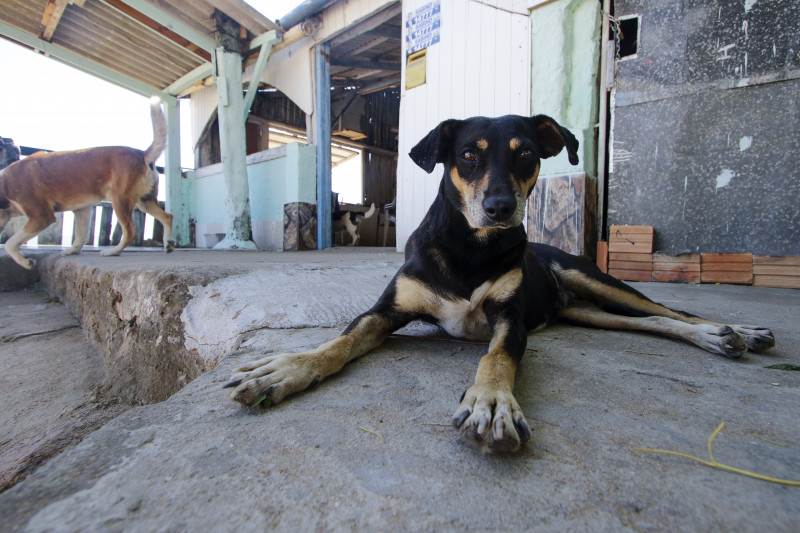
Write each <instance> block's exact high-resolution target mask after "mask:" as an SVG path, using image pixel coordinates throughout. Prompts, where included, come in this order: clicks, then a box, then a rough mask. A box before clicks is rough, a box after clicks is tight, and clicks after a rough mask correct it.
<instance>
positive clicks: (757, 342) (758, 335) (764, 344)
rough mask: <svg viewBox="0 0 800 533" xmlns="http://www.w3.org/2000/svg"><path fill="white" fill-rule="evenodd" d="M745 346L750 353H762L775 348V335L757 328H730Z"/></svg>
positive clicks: (764, 329)
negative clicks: (741, 339) (742, 340)
mask: <svg viewBox="0 0 800 533" xmlns="http://www.w3.org/2000/svg"><path fill="white" fill-rule="evenodd" d="M731 328H732V329H733V331H735V332H736V333H738V334H739V336H741V337H742V338H743V339H744V342H745V343H746V344H747V349H748V350H750V351H751V352H763V351H764V350H768V349H770V348H772V347H773V346H775V335H773V334H772V331H770V330H769V329H767V328H762V327H759V326H731Z"/></svg>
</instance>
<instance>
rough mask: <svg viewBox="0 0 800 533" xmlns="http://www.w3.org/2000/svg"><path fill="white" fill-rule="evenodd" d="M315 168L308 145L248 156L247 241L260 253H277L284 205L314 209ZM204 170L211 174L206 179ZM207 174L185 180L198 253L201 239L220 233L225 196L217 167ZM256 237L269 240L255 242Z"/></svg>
mask: <svg viewBox="0 0 800 533" xmlns="http://www.w3.org/2000/svg"><path fill="white" fill-rule="evenodd" d="M316 168H317V165H316V149H315V147H314V146H313V145H307V144H301V143H292V144H288V145H286V146H284V147H281V148H276V149H273V150H269V151H267V152H261V153H259V154H253V155H251V156H248V165H247V181H248V186H249V190H250V216H251V220H252V226H253V238H254V240H255V241H256V243H261V244H260V247H262V248H266V249H280V247H281V246H280V243H281V242H282V235H283V207H284V204H286V203H290V202H307V203H310V204H315V203H316V201H317V198H316ZM208 170H211V171H212V172H211V173H208ZM208 170H203V169H201V170H200V172H196V173H195V176H194V177H193V178H191V179H189V180H186V181H187V182H188V186H187V188H186V195H187V196H186V197H187V198H189V202H188V205H189V209H190V215H189V216H190V217H191V218H192V219H193V220H194V222H195V226H196V228H197V230H196V233H197V241H196V242H197V243H198V246H201V247H202V246H204V242H205V241H204V238H203V235H204V234H205V233H219V232H224V229H222V228H223V227H224V220H225V206H224V203H225V197H226V194H227V193H226V188H225V179H224V175H223V173H222V167H221V165H220V166H217V165H214V167H211V168H209V169H208ZM197 175H200V177H197ZM258 232H266V233H268V234H269V235H265V236H259V235H257V233H258ZM264 243H268V244H264Z"/></svg>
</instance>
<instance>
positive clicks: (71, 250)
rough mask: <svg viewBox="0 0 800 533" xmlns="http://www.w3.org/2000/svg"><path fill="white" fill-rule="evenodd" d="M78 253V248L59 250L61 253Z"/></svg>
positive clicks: (79, 250)
mask: <svg viewBox="0 0 800 533" xmlns="http://www.w3.org/2000/svg"><path fill="white" fill-rule="evenodd" d="M80 253H81V249H80V248H67V249H66V250H62V251H61V255H80Z"/></svg>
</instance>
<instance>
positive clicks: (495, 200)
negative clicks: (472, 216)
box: [483, 196, 517, 222]
mask: <svg viewBox="0 0 800 533" xmlns="http://www.w3.org/2000/svg"><path fill="white" fill-rule="evenodd" d="M516 209H517V200H516V198H514V197H513V196H489V197H488V198H486V199H485V200H484V201H483V211H484V212H485V213H486V215H487V216H488V217H489V218H490V219H492V220H493V221H495V222H503V221H505V220H508V219H509V218H511V215H513V214H514V211H516Z"/></svg>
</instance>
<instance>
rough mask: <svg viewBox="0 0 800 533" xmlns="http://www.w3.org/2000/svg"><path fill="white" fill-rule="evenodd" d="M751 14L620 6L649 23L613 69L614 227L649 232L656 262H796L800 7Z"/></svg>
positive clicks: (764, 7)
mask: <svg viewBox="0 0 800 533" xmlns="http://www.w3.org/2000/svg"><path fill="white" fill-rule="evenodd" d="M747 7H749V9H746V7H745V3H744V2H739V1H733V0H725V1H722V2H717V1H713V0H690V1H689V2H682V1H680V0H668V1H663V2H658V3H650V2H625V1H622V2H616V16H617V17H620V16H625V15H628V14H634V13H636V14H639V15H641V17H642V19H641V42H640V49H639V53H638V57H635V58H631V59H626V60H624V61H620V62H619V63H618V70H617V73H618V77H617V96H618V98H617V103H616V104H617V105H616V108H615V122H614V147H613V148H614V155H613V158H614V164H613V170H614V172H613V174H612V175H611V176H610V178H609V190H608V210H609V211H608V220H609V224H648V225H653V226H654V227H655V230H656V243H655V246H656V249H657V250H659V251H663V252H667V253H673V254H675V253H681V252H698V251H700V252H722V253H735V252H752V253H755V254H773V255H798V254H800V154H798V152H797V147H798V146H800V116H799V115H800V57H799V56H798V55H797V50H796V46H792V43H793V42H795V43H796V42H797V41H798V39H800V27H798V26H797V25H796V23H795V25H794V26H791V24H790V22H791V21H792V20H794V21H795V22H796V21H797V20H799V19H800V18H798V17H799V16H800V4H798V3H797V2H796V0H774V1H772V2H757V3H755V4H752V5H749V4H748V6H747ZM745 21H746V22H745ZM732 43H733V44H734V45H735V46H728V45H729V44H732ZM726 50H727V52H726ZM765 50H766V52H765ZM723 56H727V57H729V59H721V57H723ZM745 58H747V59H745ZM751 58H758V60H756V61H755V62H754V60H752V59H751ZM745 61H746V65H747V67H746V68H747V70H746V72H745V70H744V68H745ZM734 62H735V63H736V65H734ZM728 63H730V68H729V67H728V66H727V65H728ZM737 65H738V66H737ZM745 74H746V75H745Z"/></svg>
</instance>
